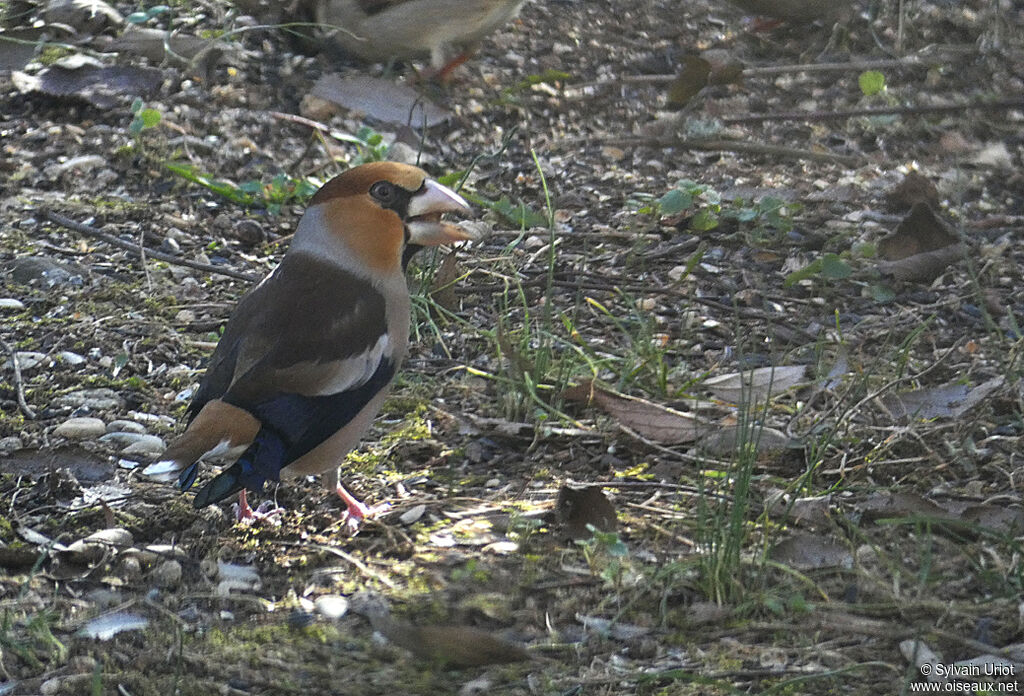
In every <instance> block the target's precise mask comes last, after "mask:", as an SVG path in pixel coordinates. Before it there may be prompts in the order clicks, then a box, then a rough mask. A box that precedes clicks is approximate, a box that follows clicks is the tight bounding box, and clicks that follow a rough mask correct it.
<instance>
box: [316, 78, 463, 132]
mask: <svg viewBox="0 0 1024 696" xmlns="http://www.w3.org/2000/svg"><path fill="white" fill-rule="evenodd" d="M310 94H312V95H313V96H315V97H320V98H321V99H326V100H327V101H329V102H333V103H335V104H337V105H338V106H342V107H344V108H346V109H348V110H350V111H357V112H359V113H362V114H366V115H367V116H369V117H370V118H373V119H376V120H378V121H383V122H385V123H397V124H401V125H405V124H409V125H411V126H414V127H419V126H421V125H425V126H427V127H431V126H436V125H440V124H442V123H444V122H445V121H447V120H448V119H450V118H451V116H452V114H451V112H450V111H448V110H447V109H443V108H442V107H440V106H438V105H436V104H434V103H433V102H431V101H428V100H427V99H425V98H424V97H423V95H422V94H420V93H419V92H417V91H416V90H414V89H412V88H411V87H407V86H405V85H400V84H396V83H394V82H390V81H388V80H381V79H378V78H375V77H367V76H356V77H344V78H343V77H341V76H340V75H334V74H332V75H324V76H323V77H321V78H320V79H319V80H317V81H316V84H315V85H313V89H312V90H311V92H310Z"/></svg>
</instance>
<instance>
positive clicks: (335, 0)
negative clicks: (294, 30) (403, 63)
mask: <svg viewBox="0 0 1024 696" xmlns="http://www.w3.org/2000/svg"><path fill="white" fill-rule="evenodd" d="M524 2H525V0H321V2H319V3H318V4H317V13H316V14H317V22H318V23H320V24H321V25H324V28H325V30H326V31H327V32H328V36H329V37H330V38H331V39H332V40H333V41H335V42H337V43H338V45H340V46H341V48H343V49H344V50H345V51H346V52H348V53H352V54H355V55H357V56H359V57H360V58H362V59H363V60H368V61H391V60H395V59H407V58H418V57H420V56H426V55H429V56H430V62H431V65H433V67H434V68H435V69H437V71H438V75H439V76H440V77H444V76H446V75H448V74H449V73H450V72H451V71H452V70H454V69H455V68H456V67H458V66H459V65H461V64H462V63H463V62H465V60H466V59H467V58H468V57H469V54H470V53H472V50H473V48H474V47H475V45H476V44H477V43H479V42H480V41H481V40H482V39H483V38H484V37H485V36H487V35H488V34H491V33H492V32H494V31H496V30H497V29H499V28H500V27H502V26H504V25H505V24H507V23H508V22H510V21H511V20H512V19H513V18H514V17H515V16H516V15H517V14H519V8H520V7H522V6H523V3H524ZM456 46H457V47H459V48H461V49H462V53H460V54H458V55H457V56H454V57H452V56H450V52H451V49H452V48H453V47H456Z"/></svg>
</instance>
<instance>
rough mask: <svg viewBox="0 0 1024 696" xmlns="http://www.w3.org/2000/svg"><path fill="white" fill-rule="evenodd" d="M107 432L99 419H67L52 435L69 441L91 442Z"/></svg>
mask: <svg viewBox="0 0 1024 696" xmlns="http://www.w3.org/2000/svg"><path fill="white" fill-rule="evenodd" d="M106 432H107V426H106V425H105V424H104V423H103V421H101V420H100V419H99V418H69V419H68V420H66V421H64V422H63V423H61V424H60V425H58V426H57V427H56V428H54V429H53V434H54V435H55V436H57V437H66V438H68V439H69V440H91V439H93V438H96V437H99V436H100V435H103V434H104V433H106Z"/></svg>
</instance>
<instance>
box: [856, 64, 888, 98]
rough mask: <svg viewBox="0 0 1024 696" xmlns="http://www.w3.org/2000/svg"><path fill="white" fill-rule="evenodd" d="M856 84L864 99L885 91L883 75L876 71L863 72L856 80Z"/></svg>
mask: <svg viewBox="0 0 1024 696" xmlns="http://www.w3.org/2000/svg"><path fill="white" fill-rule="evenodd" d="M857 84H858V85H859V86H860V91H861V92H862V93H863V94H864V96H865V97H872V96H874V95H876V94H879V93H881V92H884V91H885V75H883V74H882V73H880V72H878V71H877V70H865V71H864V72H862V73H861V74H860V76H859V77H858V78H857Z"/></svg>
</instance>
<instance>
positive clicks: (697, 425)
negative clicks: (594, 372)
mask: <svg viewBox="0 0 1024 696" xmlns="http://www.w3.org/2000/svg"><path fill="white" fill-rule="evenodd" d="M562 397H563V398H565V399H567V400H569V401H579V402H582V403H584V404H590V403H591V402H594V403H596V404H597V405H598V406H600V407H601V408H602V409H604V410H605V411H606V412H607V413H608V414H609V415H611V416H612V417H614V418H615V419H616V420H617V421H618V422H619V423H621V424H622V425H624V426H626V427H628V428H630V429H632V430H635V431H636V432H637V433H639V434H640V435H642V436H643V437H646V438H649V439H651V440H654V441H656V442H660V443H663V444H678V443H682V442H693V441H694V440H696V439H697V437H698V436H699V434H700V433H701V432H706V431H707V429H708V427H709V426H707V425H702V424H701V422H700V421H699V420H697V419H696V418H695V417H693V416H691V415H689V414H686V413H683V412H681V411H676V410H675V409H671V408H667V407H665V406H660V405H658V404H656V403H653V402H651V401H647V400H646V399H641V398H638V397H635V396H626V395H625V394H618V393H615V392H612V391H608V390H606V389H602V388H601V387H599V386H597V385H596V384H594V382H592V381H591V382H583V383H582V384H578V385H576V386H575V387H570V388H569V389H566V390H565V391H564V392H563V393H562Z"/></svg>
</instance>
